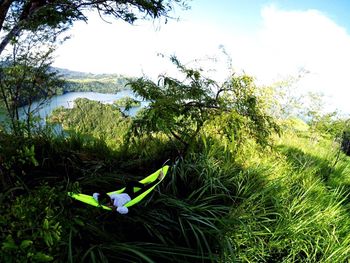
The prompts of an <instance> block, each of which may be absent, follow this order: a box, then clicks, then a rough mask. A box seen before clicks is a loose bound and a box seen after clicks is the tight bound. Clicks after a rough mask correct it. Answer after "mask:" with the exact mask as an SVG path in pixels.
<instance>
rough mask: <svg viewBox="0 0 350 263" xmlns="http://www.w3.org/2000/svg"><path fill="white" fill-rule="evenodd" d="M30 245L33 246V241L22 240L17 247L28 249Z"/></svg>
mask: <svg viewBox="0 0 350 263" xmlns="http://www.w3.org/2000/svg"><path fill="white" fill-rule="evenodd" d="M31 244H33V241H31V240H23V241H22V242H21V244H20V246H19V247H20V248H21V249H25V248H27V247H29V246H30V245H31Z"/></svg>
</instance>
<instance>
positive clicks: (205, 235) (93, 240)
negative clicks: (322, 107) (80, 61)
mask: <svg viewBox="0 0 350 263" xmlns="http://www.w3.org/2000/svg"><path fill="white" fill-rule="evenodd" d="M9 139H10V137H5V136H3V139H2V140H1V146H2V150H4V151H5V150H6V151H7V152H9V153H12V154H13V155H15V156H17V155H18V156H17V157H16V158H22V159H23V158H24V157H23V156H19V155H20V153H19V152H18V151H16V148H18V147H21V146H19V145H22V144H24V145H28V146H30V145H32V144H34V145H35V158H36V159H37V161H38V163H39V166H34V165H33V164H30V163H28V162H29V161H28V160H29V159H28V160H27V159H25V158H24V159H23V160H24V164H23V165H20V166H18V165H14V164H13V163H11V160H12V159H11V158H10V157H6V156H5V155H4V156H2V155H1V154H0V157H1V158H2V160H3V161H5V162H6V163H7V164H8V166H9V167H10V166H11V165H12V167H13V168H9V167H7V168H6V169H4V168H5V166H2V169H3V170H2V171H3V172H2V176H3V178H6V182H7V184H6V187H7V188H6V189H5V185H3V186H2V187H3V188H4V190H5V191H3V193H4V194H1V196H0V202H1V203H0V206H1V210H2V211H6V212H5V213H4V214H3V215H1V216H0V229H1V230H2V231H1V232H2V233H3V234H1V236H0V237H1V240H0V241H1V242H2V247H3V248H2V250H1V253H0V259H1V260H2V261H3V262H11V260H21V261H22V262H30V261H31V260H33V258H38V257H44V256H43V254H44V255H46V256H47V257H48V258H51V257H52V258H54V259H55V260H56V261H57V262H80V261H83V262H115V261H118V262H347V261H348V260H349V259H350V258H349V256H348V255H349V252H350V251H349V249H350V235H349V234H348V230H349V227H350V217H349V193H350V192H349V191H350V167H349V158H348V157H346V156H344V155H343V154H339V152H338V145H337V144H336V143H334V142H332V141H331V140H329V139H324V138H322V137H319V138H316V137H315V136H313V137H309V136H308V134H305V136H299V135H296V134H292V133H288V134H284V135H283V136H282V137H276V138H275V144H274V146H272V147H270V148H268V149H261V148H260V147H259V146H257V145H255V144H254V143H253V142H251V141H249V140H247V141H246V142H245V144H244V145H243V146H242V147H241V148H240V149H238V150H237V149H236V148H235V145H234V144H232V145H230V144H227V142H226V143H225V144H223V143H222V142H221V141H220V140H217V139H215V138H213V137H210V136H203V137H202V138H201V139H200V140H199V141H198V142H197V144H196V147H192V148H191V151H190V152H189V153H188V154H187V155H186V156H184V157H183V158H181V159H178V161H177V162H173V166H172V169H171V171H170V175H169V176H167V177H166V178H165V180H164V182H163V183H162V184H161V185H160V187H159V188H157V190H156V191H154V192H153V193H152V195H151V196H149V198H147V199H146V200H144V202H142V203H141V204H140V205H138V206H137V207H134V208H132V209H130V212H129V214H128V215H126V216H123V215H119V214H117V213H106V212H105V211H102V210H99V209H96V208H93V207H86V206H85V205H84V204H80V203H77V202H75V201H73V200H71V199H69V198H67V197H66V195H65V192H66V191H68V190H72V189H80V190H82V191H83V192H85V193H89V192H94V191H96V190H97V189H98V190H100V191H110V190H113V189H114V188H117V186H118V185H119V184H120V185H122V184H123V183H125V181H127V180H129V179H130V178H135V179H138V178H141V177H142V176H143V175H145V174H149V173H151V172H152V171H154V169H155V168H156V167H159V166H160V165H161V164H162V163H163V162H164V161H165V160H166V159H167V158H168V157H172V154H173V152H174V150H173V149H172V148H171V145H170V146H169V145H167V144H166V142H167V141H166V140H162V139H160V138H158V139H157V140H155V141H153V142H149V143H148V144H147V143H146V142H143V140H142V139H140V140H139V141H137V142H136V144H135V145H134V146H131V147H130V149H129V150H130V151H129V155H128V152H127V151H124V150H123V151H122V152H118V151H112V150H111V149H109V148H108V147H106V146H105V144H104V143H103V142H101V141H97V140H96V141H94V140H93V139H90V140H86V138H83V137H81V136H79V135H78V134H76V135H74V136H72V137H71V138H63V137H62V138H56V139H54V138H49V139H48V138H45V137H40V138H37V139H30V140H29V141H26V140H24V139H22V140H19V139H18V141H17V139H16V141H13V142H12V143H9V141H10V140H9ZM12 139H14V138H12ZM142 145H144V146H146V145H147V146H148V147H142V149H141V151H140V152H139V154H137V148H138V147H139V146H142ZM14 147H15V148H14ZM140 156H141V157H140ZM142 156H143V157H144V158H143V157H142ZM26 158H27V157H26ZM127 159H128V160H129V161H128V162H125V160H127ZM5 175H6V176H5ZM15 178H19V179H21V180H22V182H19V181H18V182H16V180H15ZM11 183H12V187H10V186H9V185H11ZM23 186H25V187H23ZM42 198H44V199H45V200H46V201H45V202H43V201H42ZM32 203H33V204H34V203H38V204H41V205H38V206H37V208H36V209H34V208H33V209H24V207H28V206H30V204H32ZM45 207H46V208H45ZM40 211H43V212H40ZM44 211H45V212H44ZM20 218H21V220H20ZM33 218H35V220H34V221H33ZM9 220H12V221H13V222H12V223H9V222H10V221H9ZM45 220H47V221H48V222H49V226H47V227H46V228H44V226H43V222H45ZM57 223H58V224H59V225H58V226H59V228H58V230H59V236H58V238H55V239H53V241H52V242H54V244H55V248H54V249H53V246H52V245H50V244H51V243H50V240H51V239H52V238H53V237H54V236H55V234H54V233H55V231H56V232H57V231H58V230H57V229H56V228H57V227H58V226H57V227H56V228H55V224H57ZM28 229H29V230H30V231H29V230H28ZM45 229H46V230H45ZM44 230H45V231H44ZM56 235H57V233H56ZM9 236H10V237H9ZM49 236H51V239H50V237H49ZM12 239H13V242H14V243H11V242H12V241H11V240H12ZM25 240H32V241H34V242H33V244H32V245H30V246H28V247H25V248H23V246H22V248H20V244H27V243H28V242H24V241H25ZM45 240H46V241H45ZM47 240H48V241H47ZM6 242H7V243H6ZM23 242H24V243H23ZM14 244H15V245H14ZM19 251H20V252H19ZM40 253H41V254H40ZM28 255H29V256H28Z"/></svg>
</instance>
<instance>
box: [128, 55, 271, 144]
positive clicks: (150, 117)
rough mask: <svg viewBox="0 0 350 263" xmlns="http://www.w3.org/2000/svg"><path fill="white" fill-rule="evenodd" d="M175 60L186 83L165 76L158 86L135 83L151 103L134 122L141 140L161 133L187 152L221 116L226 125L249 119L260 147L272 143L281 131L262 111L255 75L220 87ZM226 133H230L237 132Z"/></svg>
mask: <svg viewBox="0 0 350 263" xmlns="http://www.w3.org/2000/svg"><path fill="white" fill-rule="evenodd" d="M171 60H172V62H173V63H174V64H175V65H176V66H177V68H178V69H179V71H180V72H181V73H182V75H183V77H184V80H179V79H176V78H172V77H169V76H165V75H163V76H161V77H160V79H159V81H158V83H155V82H153V81H151V80H149V79H145V78H140V79H138V80H136V81H133V82H131V83H130V86H131V88H132V90H133V91H134V92H135V93H137V94H138V95H140V96H141V97H142V98H143V99H145V100H147V101H149V102H150V104H149V106H148V107H147V108H145V109H144V110H143V111H142V112H141V113H140V114H139V115H138V117H137V119H136V120H134V122H133V132H134V134H135V135H136V136H139V135H141V134H150V133H159V132H161V133H164V134H166V135H167V136H168V137H169V138H170V139H172V140H176V141H178V142H180V144H182V148H183V149H184V150H186V149H187V147H188V146H189V145H190V144H191V142H193V140H194V139H195V137H196V136H197V135H198V134H199V132H200V131H201V129H202V127H203V125H204V124H205V123H207V122H209V121H211V120H214V119H215V118H217V117H218V116H220V117H222V118H223V119H222V120H224V119H225V118H226V120H225V123H222V125H223V126H225V125H226V126H227V127H233V126H235V125H237V126H238V123H237V122H235V121H234V119H236V120H237V119H238V118H232V116H233V115H235V116H240V117H241V118H242V119H244V123H245V124H244V125H245V127H246V128H247V129H248V130H249V132H250V134H251V135H253V137H254V138H255V139H256V140H257V141H258V142H259V143H261V144H266V143H267V137H268V135H269V134H270V132H271V130H272V129H275V130H277V125H276V124H275V123H274V121H273V119H272V118H271V117H270V116H268V115H266V114H265V112H263V111H262V110H261V109H260V107H259V104H258V100H257V97H256V94H255V85H254V82H253V79H252V78H251V77H249V76H247V75H242V76H235V75H232V76H231V77H230V78H229V79H228V80H227V81H226V82H225V83H223V84H222V85H219V84H218V83H217V82H215V81H214V80H212V79H209V78H207V77H205V76H203V74H202V72H201V70H197V69H191V68H187V67H185V66H184V65H183V64H181V63H180V62H179V60H178V59H177V58H176V57H172V58H171ZM225 116H226V117H225ZM228 116H231V118H230V117H228ZM237 126H235V127H237ZM226 130H227V135H231V133H234V132H235V130H236V131H237V129H233V128H232V129H230V128H228V129H226ZM228 130H230V131H228ZM236 135H237V133H236Z"/></svg>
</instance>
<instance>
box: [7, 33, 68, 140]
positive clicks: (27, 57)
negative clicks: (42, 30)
mask: <svg viewBox="0 0 350 263" xmlns="http://www.w3.org/2000/svg"><path fill="white" fill-rule="evenodd" d="M44 35H45V36H43V35H42V34H36V33H30V34H24V35H21V36H18V37H17V38H16V41H15V42H14V43H13V45H12V52H11V54H10V55H8V56H6V57H5V58H4V59H3V60H2V61H1V67H0V98H1V100H2V101H3V102H4V104H5V107H6V110H7V114H8V116H9V118H10V122H11V129H12V131H13V132H15V133H21V132H23V131H25V132H26V133H27V134H30V132H31V128H32V127H31V124H32V121H33V116H34V115H35V113H36V111H37V110H38V109H39V108H40V106H42V104H44V103H45V101H46V100H47V99H49V98H50V97H52V96H53V95H54V94H55V93H56V90H57V89H58V88H60V87H62V86H63V81H62V80H60V78H59V77H58V76H57V74H56V73H55V72H53V71H52V70H51V67H50V66H51V63H52V53H53V51H54V49H55V46H54V45H53V44H52V39H51V38H50V37H53V35H51V34H44ZM43 37H44V38H43ZM36 100H38V101H40V102H39V103H38V106H37V107H35V108H33V107H32V105H33V102H34V101H36ZM23 106H26V107H25V108H23ZM21 107H22V109H23V112H22V113H21V112H20V108H21ZM21 115H22V116H21ZM21 120H22V121H24V122H25V125H24V126H23V125H22V124H23V123H21ZM22 128H24V129H22Z"/></svg>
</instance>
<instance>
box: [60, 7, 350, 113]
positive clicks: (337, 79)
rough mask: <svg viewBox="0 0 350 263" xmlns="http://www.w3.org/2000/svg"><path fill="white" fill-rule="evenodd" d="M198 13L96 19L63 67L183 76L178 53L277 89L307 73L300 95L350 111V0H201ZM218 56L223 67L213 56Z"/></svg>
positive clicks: (75, 37) (211, 69)
mask: <svg viewBox="0 0 350 263" xmlns="http://www.w3.org/2000/svg"><path fill="white" fill-rule="evenodd" d="M190 5H191V9H190V10H187V11H182V10H176V12H175V14H174V16H176V17H177V16H178V17H180V20H179V21H175V20H172V21H169V22H168V23H167V24H162V23H161V22H150V21H148V22H147V21H139V22H138V23H136V25H134V26H131V25H129V24H126V23H124V22H122V21H113V20H112V19H111V20H110V21H111V22H112V23H111V24H107V23H105V22H103V21H101V19H99V17H98V16H97V15H96V14H91V15H90V16H89V23H88V24H85V23H83V22H78V23H76V24H75V25H74V27H73V29H72V30H71V32H70V33H71V34H72V39H70V40H68V41H67V42H66V43H64V44H63V45H62V46H61V47H60V48H59V49H58V51H57V58H56V62H55V66H58V67H63V68H68V69H71V70H78V71H85V72H93V73H120V74H125V75H129V76H141V75H147V76H149V77H151V78H157V76H158V75H159V74H161V73H168V74H175V70H174V68H173V67H172V65H171V64H170V63H169V62H168V60H166V59H164V58H162V57H160V56H157V54H159V53H162V54H165V55H176V56H178V58H179V59H180V60H181V61H182V62H184V63H190V62H193V61H195V60H198V59H199V60H200V62H199V64H200V65H201V66H203V67H205V68H207V70H208V73H209V74H213V77H214V78H217V80H219V81H220V80H222V79H224V78H225V77H227V75H228V74H229V69H228V68H227V63H226V62H227V59H226V57H224V56H223V55H222V52H221V51H220V50H219V46H220V45H223V46H224V47H225V49H226V51H227V53H228V54H229V55H230V56H231V57H232V62H233V63H232V64H233V69H234V70H235V71H238V72H242V71H244V72H246V73H248V74H250V75H252V76H254V77H255V78H256V80H257V83H259V84H261V85H270V84H272V83H274V82H276V81H280V80H283V79H285V78H288V77H289V76H296V75H298V74H299V72H300V70H301V69H304V70H306V71H308V72H309V74H308V75H307V76H306V77H305V78H303V79H302V81H301V82H300V83H299V86H298V89H299V90H300V91H304V92H306V91H316V92H322V93H324V94H325V97H326V98H327V100H328V104H329V105H328V108H329V109H330V110H331V109H335V108H339V109H341V110H342V111H344V112H347V113H350V103H348V102H347V98H349V97H350V96H349V95H350V92H349V88H350V81H349V80H348V77H347V76H348V75H349V73H348V69H349V68H350V20H349V19H348V11H350V1H345V0H332V1H330V0H319V1H314V0H312V1H307V0H305V1H302V0H288V1H287V0H279V1H278V0H272V1H266V0H256V1H248V0H247V1H238V0H218V1H211V0H193V1H192V2H190ZM208 58H215V59H216V63H214V64H213V63H211V62H210V61H212V60H210V59H208Z"/></svg>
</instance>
